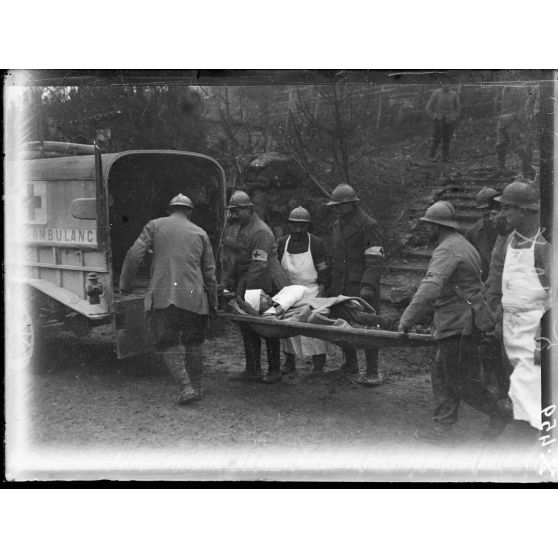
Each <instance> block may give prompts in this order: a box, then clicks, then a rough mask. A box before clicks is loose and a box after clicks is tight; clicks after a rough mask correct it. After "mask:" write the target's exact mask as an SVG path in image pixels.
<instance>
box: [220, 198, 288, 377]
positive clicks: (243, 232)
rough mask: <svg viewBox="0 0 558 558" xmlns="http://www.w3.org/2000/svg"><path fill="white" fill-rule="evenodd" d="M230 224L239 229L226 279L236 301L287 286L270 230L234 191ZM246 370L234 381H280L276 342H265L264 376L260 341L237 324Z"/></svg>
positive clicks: (270, 293)
mask: <svg viewBox="0 0 558 558" xmlns="http://www.w3.org/2000/svg"><path fill="white" fill-rule="evenodd" d="M229 211H230V213H231V217H232V220H233V221H235V222H237V223H238V225H239V230H238V234H237V236H236V239H235V262H234V266H235V267H234V269H233V272H232V274H231V277H230V281H231V284H234V286H235V292H236V296H237V298H239V299H241V300H244V299H245V293H246V291H249V290H250V291H251V290H255V289H263V291H265V292H266V293H268V294H269V295H274V294H275V293H277V292H278V291H279V290H280V289H282V288H283V287H285V286H286V285H288V283H289V281H288V275H287V273H286V272H285V271H283V269H282V268H281V266H280V264H279V261H278V260H277V245H276V243H275V237H274V236H273V233H272V232H271V229H270V228H269V227H268V226H267V225H266V224H265V223H264V222H263V221H262V220H261V219H260V218H259V217H258V215H257V213H256V212H255V211H254V204H253V203H252V200H251V199H250V196H249V195H248V194H247V193H246V192H244V191H242V190H237V191H236V192H235V193H234V194H233V195H232V196H231V199H230V204H229ZM239 328H240V332H241V334H242V339H243V341H244V351H245V355H246V370H245V371H244V372H243V373H242V374H240V375H239V376H237V377H236V378H235V379H237V380H241V381H248V382H258V381H263V382H265V383H275V382H277V381H279V380H280V379H281V356H280V343H279V339H266V340H265V342H266V347H267V362H268V373H267V375H266V376H265V378H264V377H263V375H262V368H261V338H260V336H259V335H258V334H257V333H256V332H255V331H254V330H253V329H252V328H251V327H250V326H248V325H244V324H239Z"/></svg>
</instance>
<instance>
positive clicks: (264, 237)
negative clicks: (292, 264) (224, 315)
mask: <svg viewBox="0 0 558 558" xmlns="http://www.w3.org/2000/svg"><path fill="white" fill-rule="evenodd" d="M235 243H236V249H235V264H234V270H233V277H234V281H235V284H236V288H238V287H239V285H240V283H242V288H241V290H243V289H263V290H264V291H265V292H266V293H268V294H270V295H273V294H275V293H276V292H277V291H279V290H281V289H282V288H283V287H285V286H286V285H288V284H289V281H288V277H287V273H286V272H285V271H284V270H283V269H282V268H281V265H280V264H279V260H278V259H277V245H276V243H275V236H274V235H273V232H272V231H271V229H270V228H269V227H268V226H267V225H266V224H265V223H264V222H263V221H262V220H261V219H260V218H259V217H258V215H257V214H256V213H255V212H254V213H252V215H251V217H250V220H249V221H248V223H247V224H246V225H245V226H243V227H240V229H239V231H238V235H237V236H236V241H235ZM237 294H243V293H239V292H238V291H237Z"/></svg>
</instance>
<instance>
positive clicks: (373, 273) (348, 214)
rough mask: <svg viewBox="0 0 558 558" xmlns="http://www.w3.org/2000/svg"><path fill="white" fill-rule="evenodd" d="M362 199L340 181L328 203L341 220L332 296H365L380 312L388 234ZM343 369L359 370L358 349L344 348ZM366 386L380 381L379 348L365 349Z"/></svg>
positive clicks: (347, 371) (336, 237)
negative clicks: (386, 235) (366, 211)
mask: <svg viewBox="0 0 558 558" xmlns="http://www.w3.org/2000/svg"><path fill="white" fill-rule="evenodd" d="M359 204H360V199H359V198H358V196H357V195H356V192H355V191H354V190H353V188H351V186H349V185H348V184H339V185H338V186H337V187H336V188H335V189H334V190H333V192H332V193H331V200H330V201H329V202H328V203H327V205H328V206H329V207H330V208H331V209H332V211H333V212H334V214H335V216H336V217H337V220H336V221H335V223H334V225H333V252H332V257H331V262H332V263H331V285H330V288H329V292H330V296H337V295H347V296H358V297H360V298H363V299H364V300H365V301H366V302H368V304H370V306H372V308H374V310H375V311H376V313H377V314H379V313H380V277H381V274H382V270H383V267H384V248H383V245H384V238H383V234H382V230H381V228H380V225H379V224H378V222H377V221H376V220H374V219H372V217H370V216H368V215H367V214H366V213H365V212H364V211H363V210H362V209H361V208H360V207H359ZM343 354H344V363H343V366H342V367H341V371H342V372H343V373H345V374H357V375H358V373H359V370H358V359H357V352H356V350H354V349H343ZM365 355H366V374H365V377H364V378H363V379H362V380H361V382H362V383H363V384H364V385H366V386H378V385H380V383H381V382H380V379H379V377H378V350H377V349H371V350H368V351H365Z"/></svg>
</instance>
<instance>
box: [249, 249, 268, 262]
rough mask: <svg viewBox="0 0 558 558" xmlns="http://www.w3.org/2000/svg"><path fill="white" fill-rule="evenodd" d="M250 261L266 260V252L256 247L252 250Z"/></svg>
mask: <svg viewBox="0 0 558 558" xmlns="http://www.w3.org/2000/svg"><path fill="white" fill-rule="evenodd" d="M252 261H257V262H267V252H266V251H265V250H261V249H259V248H256V249H255V250H253V251H252Z"/></svg>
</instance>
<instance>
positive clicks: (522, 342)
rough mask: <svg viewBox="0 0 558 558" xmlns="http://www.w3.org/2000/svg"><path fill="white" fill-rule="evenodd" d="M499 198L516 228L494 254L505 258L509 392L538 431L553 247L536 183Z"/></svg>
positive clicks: (516, 186) (518, 413)
mask: <svg viewBox="0 0 558 558" xmlns="http://www.w3.org/2000/svg"><path fill="white" fill-rule="evenodd" d="M496 201H499V202H500V204H501V206H502V215H503V216H504V217H505V218H506V221H507V223H508V225H509V227H510V228H511V229H512V231H513V232H512V233H511V234H510V235H509V237H508V238H507V241H506V242H505V243H503V246H502V248H501V253H500V254H499V255H497V254H494V255H493V257H494V258H496V257H498V261H500V262H503V266H502V270H501V280H500V287H501V294H502V298H501V304H502V309H503V317H502V327H503V338H504V347H505V350H506V354H507V356H508V359H509V361H510V364H511V366H512V367H513V372H512V374H511V376H510V388H509V397H510V399H511V402H512V406H513V416H514V419H516V420H518V421H527V422H528V423H529V424H530V425H531V426H532V427H533V428H536V429H538V430H540V429H541V426H542V425H541V367H540V353H539V352H538V351H536V343H535V340H536V339H537V338H540V337H541V334H540V323H541V319H542V317H543V315H544V314H545V313H546V312H548V311H549V309H550V306H551V292H550V286H551V269H552V247H551V245H550V244H549V243H548V241H547V240H546V239H545V237H544V236H543V231H542V230H541V228H540V216H539V207H540V202H539V192H538V189H537V188H536V186H535V185H533V184H531V183H527V182H523V181H515V182H512V183H511V184H508V186H506V187H505V188H504V191H503V193H502V195H501V196H499V197H498V198H496ZM497 275H498V274H497V273H495V277H496V279H497ZM495 288H497V285H496V287H495Z"/></svg>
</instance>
